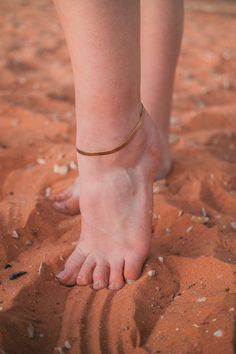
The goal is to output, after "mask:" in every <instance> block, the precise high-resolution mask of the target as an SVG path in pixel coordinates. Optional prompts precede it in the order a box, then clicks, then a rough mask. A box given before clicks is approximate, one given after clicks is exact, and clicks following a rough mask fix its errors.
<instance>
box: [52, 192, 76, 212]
mask: <svg viewBox="0 0 236 354" xmlns="http://www.w3.org/2000/svg"><path fill="white" fill-rule="evenodd" d="M53 206H54V208H55V209H56V210H57V211H59V212H61V213H64V214H70V215H76V214H78V213H79V211H80V207H79V197H75V196H72V197H71V198H68V199H66V200H64V201H62V202H54V203H53Z"/></svg>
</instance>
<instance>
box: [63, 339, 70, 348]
mask: <svg viewBox="0 0 236 354" xmlns="http://www.w3.org/2000/svg"><path fill="white" fill-rule="evenodd" d="M64 348H65V349H67V350H69V349H71V344H70V342H69V341H68V340H66V341H65V343H64Z"/></svg>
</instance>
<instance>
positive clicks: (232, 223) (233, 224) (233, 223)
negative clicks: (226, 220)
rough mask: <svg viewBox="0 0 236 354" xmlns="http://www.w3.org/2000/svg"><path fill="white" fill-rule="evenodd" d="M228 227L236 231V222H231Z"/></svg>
mask: <svg viewBox="0 0 236 354" xmlns="http://www.w3.org/2000/svg"><path fill="white" fill-rule="evenodd" d="M230 225H231V226H232V228H233V229H234V230H236V221H232V222H231V223H230Z"/></svg>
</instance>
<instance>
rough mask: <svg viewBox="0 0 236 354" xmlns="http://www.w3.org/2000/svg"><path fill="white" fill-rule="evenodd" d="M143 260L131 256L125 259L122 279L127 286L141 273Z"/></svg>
mask: <svg viewBox="0 0 236 354" xmlns="http://www.w3.org/2000/svg"><path fill="white" fill-rule="evenodd" d="M144 261H145V258H143V257H140V256H138V255H132V256H129V257H127V258H126V259H125V267H124V277H125V280H126V283H127V284H132V283H134V282H135V280H137V279H138V278H139V277H140V275H141V272H142V267H143V264H144Z"/></svg>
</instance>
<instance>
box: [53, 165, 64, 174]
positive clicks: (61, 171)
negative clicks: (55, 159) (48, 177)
mask: <svg viewBox="0 0 236 354" xmlns="http://www.w3.org/2000/svg"><path fill="white" fill-rule="evenodd" d="M53 172H54V173H58V174H59V175H66V174H67V173H68V166H67V165H61V166H59V165H54V166H53Z"/></svg>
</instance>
